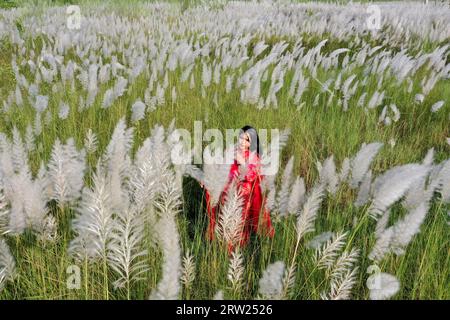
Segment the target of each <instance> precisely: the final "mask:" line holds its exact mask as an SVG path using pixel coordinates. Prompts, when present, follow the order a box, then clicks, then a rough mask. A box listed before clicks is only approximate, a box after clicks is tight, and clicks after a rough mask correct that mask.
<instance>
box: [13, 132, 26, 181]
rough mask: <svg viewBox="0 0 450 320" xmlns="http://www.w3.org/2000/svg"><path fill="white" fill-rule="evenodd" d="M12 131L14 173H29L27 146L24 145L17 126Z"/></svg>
mask: <svg viewBox="0 0 450 320" xmlns="http://www.w3.org/2000/svg"><path fill="white" fill-rule="evenodd" d="M12 131H13V141H12V145H11V160H12V165H13V168H14V171H15V172H16V173H17V172H20V171H23V170H25V171H27V172H28V173H29V167H28V155H27V152H26V147H25V144H24V143H23V140H22V137H21V135H20V132H19V130H18V129H17V128H16V127H15V126H14V127H13V130H12Z"/></svg>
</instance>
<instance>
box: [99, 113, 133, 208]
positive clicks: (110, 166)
mask: <svg viewBox="0 0 450 320" xmlns="http://www.w3.org/2000/svg"><path fill="white" fill-rule="evenodd" d="M133 132H134V128H133V127H131V128H128V129H127V128H126V123H125V117H122V118H121V119H120V120H119V121H118V123H117V125H116V127H115V128H114V132H113V134H112V136H111V140H110V142H109V144H108V146H107V148H106V151H105V153H104V154H103V156H102V164H103V168H104V170H105V171H106V172H108V178H109V179H110V183H109V187H110V188H111V196H112V198H111V201H112V204H113V207H114V208H121V207H122V206H123V204H125V203H126V200H127V199H126V198H127V194H126V192H125V190H124V186H125V185H126V181H127V180H128V178H129V175H130V168H131V159H130V155H129V153H130V150H131V147H132V144H133Z"/></svg>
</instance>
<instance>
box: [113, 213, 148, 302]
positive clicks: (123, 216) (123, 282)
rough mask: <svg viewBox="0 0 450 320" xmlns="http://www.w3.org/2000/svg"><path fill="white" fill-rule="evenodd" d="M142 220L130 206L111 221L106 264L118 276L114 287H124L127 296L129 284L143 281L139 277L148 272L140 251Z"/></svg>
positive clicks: (142, 233) (143, 254) (142, 230)
mask: <svg viewBox="0 0 450 320" xmlns="http://www.w3.org/2000/svg"><path fill="white" fill-rule="evenodd" d="M144 237H145V233H144V219H143V215H142V213H141V212H138V211H137V208H136V207H134V206H131V205H130V204H129V205H128V206H127V208H125V210H119V211H117V212H116V215H115V217H114V219H113V220H112V221H111V241H110V242H109V243H108V253H107V259H108V264H109V266H111V268H112V269H113V270H115V271H116V272H117V273H118V274H119V279H117V280H116V281H115V282H114V287H116V288H117V287H125V288H126V289H127V293H128V295H129V292H130V285H131V283H133V282H135V281H138V280H143V279H144V278H143V277H142V276H141V275H142V274H143V273H145V272H146V271H147V270H148V265H147V263H146V261H145V260H143V259H142V257H143V256H145V255H147V251H146V250H144V249H142V244H143V240H144Z"/></svg>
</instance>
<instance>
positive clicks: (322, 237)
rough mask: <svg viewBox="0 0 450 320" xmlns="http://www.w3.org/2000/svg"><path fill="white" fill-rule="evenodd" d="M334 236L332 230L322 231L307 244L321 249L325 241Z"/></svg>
mask: <svg viewBox="0 0 450 320" xmlns="http://www.w3.org/2000/svg"><path fill="white" fill-rule="evenodd" d="M333 237H334V233H333V232H330V231H325V232H322V233H321V234H318V235H317V236H315V237H314V238H313V239H312V240H311V241H309V242H308V243H307V244H306V246H307V247H308V248H311V249H319V248H320V246H322V245H323V244H324V243H325V242H327V241H328V240H330V239H331V238H333Z"/></svg>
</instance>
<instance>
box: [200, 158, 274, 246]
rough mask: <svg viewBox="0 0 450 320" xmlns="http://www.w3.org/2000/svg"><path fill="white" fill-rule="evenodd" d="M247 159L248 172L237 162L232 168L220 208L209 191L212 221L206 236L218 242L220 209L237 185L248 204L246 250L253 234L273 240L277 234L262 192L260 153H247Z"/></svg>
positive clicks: (245, 208) (244, 233)
mask: <svg viewBox="0 0 450 320" xmlns="http://www.w3.org/2000/svg"><path fill="white" fill-rule="evenodd" d="M244 157H245V159H246V160H247V161H248V163H247V165H246V169H245V168H244V167H243V165H238V163H237V161H234V163H233V164H232V165H231V168H230V173H229V176H228V182H227V184H226V185H225V188H224V190H223V191H222V194H221V196H220V199H219V201H218V204H217V205H216V206H213V205H212V204H211V196H210V193H209V192H208V190H207V189H206V188H205V196H206V209H207V213H208V218H209V223H208V230H207V233H206V236H207V238H208V239H209V240H213V239H214V232H215V226H216V220H217V213H218V211H219V210H220V206H221V205H223V204H224V202H225V196H226V193H227V191H228V189H229V187H230V185H231V184H232V183H233V181H235V182H237V187H238V190H240V191H241V192H242V196H243V200H244V201H243V207H242V219H243V220H244V228H243V231H242V236H241V239H240V245H241V246H244V245H245V244H247V242H248V240H249V238H250V233H251V232H255V233H258V232H259V233H261V234H263V235H266V236H269V237H273V236H274V232H275V230H274V228H273V226H272V223H271V220H270V213H269V211H268V210H267V209H266V206H265V201H266V198H265V197H263V195H262V191H261V181H262V179H263V176H262V175H261V163H260V159H259V157H258V155H257V154H256V153H253V152H252V153H250V152H249V151H246V152H245V153H244ZM260 215H262V221H260ZM228 249H229V251H230V252H231V251H232V249H233V246H232V245H231V244H229V245H228Z"/></svg>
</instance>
